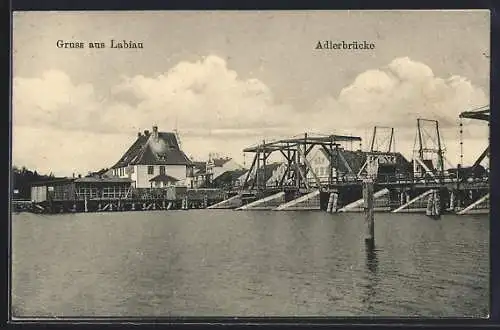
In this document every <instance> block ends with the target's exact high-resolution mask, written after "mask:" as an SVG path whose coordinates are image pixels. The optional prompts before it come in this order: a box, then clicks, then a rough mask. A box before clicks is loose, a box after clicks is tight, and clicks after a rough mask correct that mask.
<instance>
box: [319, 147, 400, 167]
mask: <svg viewBox="0 0 500 330" xmlns="http://www.w3.org/2000/svg"><path fill="white" fill-rule="evenodd" d="M320 150H321V152H322V153H323V155H324V156H325V157H326V158H327V159H328V157H329V156H328V154H327V152H326V151H325V150H324V149H323V148H321V149H320ZM339 154H341V155H342V156H343V157H344V159H345V160H346V162H347V164H349V167H350V168H351V170H352V171H353V172H354V173H358V172H359V170H360V169H361V167H363V165H364V163H365V162H366V158H367V156H368V154H369V153H367V152H365V151H361V150H357V151H351V150H339ZM385 154H392V155H394V156H396V164H397V166H398V167H400V168H401V169H404V168H405V166H407V165H408V164H410V163H409V162H408V160H406V158H405V157H404V156H403V155H402V154H401V153H399V152H394V153H392V152H391V153H385ZM332 160H333V164H335V165H334V167H337V169H338V170H339V171H340V172H348V171H349V170H348V168H347V167H346V165H345V164H344V161H343V160H342V159H341V158H340V157H339V156H337V153H336V151H334V152H333V159H332Z"/></svg>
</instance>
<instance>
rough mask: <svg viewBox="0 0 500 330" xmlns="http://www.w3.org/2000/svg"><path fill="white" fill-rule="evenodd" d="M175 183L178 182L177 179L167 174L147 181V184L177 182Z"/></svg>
mask: <svg viewBox="0 0 500 330" xmlns="http://www.w3.org/2000/svg"><path fill="white" fill-rule="evenodd" d="M177 181H179V179H176V178H174V177H173V176H170V175H167V174H159V175H157V176H155V177H154V178H152V179H150V180H149V182H177Z"/></svg>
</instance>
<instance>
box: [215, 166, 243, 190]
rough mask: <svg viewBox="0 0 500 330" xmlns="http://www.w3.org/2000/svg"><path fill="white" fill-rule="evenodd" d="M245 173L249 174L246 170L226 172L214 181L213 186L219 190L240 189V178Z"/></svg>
mask: <svg viewBox="0 0 500 330" xmlns="http://www.w3.org/2000/svg"><path fill="white" fill-rule="evenodd" d="M245 173H247V170H246V169H237V170H232V171H226V172H224V173H222V174H221V175H219V176H218V177H217V178H216V179H215V180H213V181H212V185H213V186H214V187H217V188H238V187H239V186H240V181H239V178H240V177H241V176H242V175H243V174H245Z"/></svg>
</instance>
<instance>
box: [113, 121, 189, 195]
mask: <svg viewBox="0 0 500 330" xmlns="http://www.w3.org/2000/svg"><path fill="white" fill-rule="evenodd" d="M111 171H112V174H113V175H114V176H117V177H121V178H130V179H131V180H132V181H133V182H134V183H133V184H134V186H135V187H136V188H150V187H156V188H160V187H165V186H169V185H177V186H190V185H191V180H192V172H193V163H192V161H191V160H190V159H189V158H188V157H187V156H186V155H185V154H184V152H183V151H182V150H180V148H179V144H178V141H177V137H176V135H175V133H172V132H158V127H157V126H153V131H152V132H149V131H147V130H146V131H144V133H138V135H137V139H136V141H135V142H134V143H133V144H132V146H131V147H130V148H129V149H128V150H127V151H126V152H125V154H124V155H123V156H122V158H121V159H120V160H119V161H118V162H117V163H116V164H115V165H114V166H113V167H111Z"/></svg>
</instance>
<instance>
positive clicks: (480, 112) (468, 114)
mask: <svg viewBox="0 0 500 330" xmlns="http://www.w3.org/2000/svg"><path fill="white" fill-rule="evenodd" d="M459 118H460V119H463V118H466V119H475V120H483V121H487V122H488V125H489V122H490V107H489V106H484V107H481V108H478V109H475V110H472V111H464V112H462V113H461V114H460V115H459ZM462 133H463V124H462V121H460V163H461V164H460V165H461V166H462V165H463V164H462V162H463V159H462V158H463V141H462ZM489 155H490V146H489V144H488V146H487V147H486V149H484V151H483V152H482V153H481V155H479V157H478V158H477V159H476V161H475V162H474V164H473V165H472V173H474V170H475V169H476V168H477V167H478V166H479V165H480V164H481V163H482V162H483V160H484V159H485V158H486V157H488V158H489ZM488 169H489V166H488Z"/></svg>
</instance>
